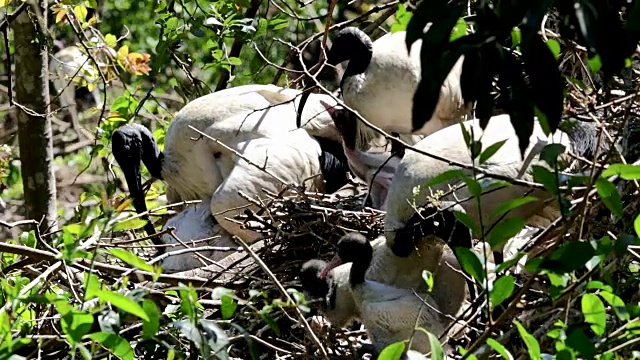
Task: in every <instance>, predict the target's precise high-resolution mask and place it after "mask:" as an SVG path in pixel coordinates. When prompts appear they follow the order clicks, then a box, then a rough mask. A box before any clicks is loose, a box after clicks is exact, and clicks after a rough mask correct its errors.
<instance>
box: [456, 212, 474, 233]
mask: <svg viewBox="0 0 640 360" xmlns="http://www.w3.org/2000/svg"><path fill="white" fill-rule="evenodd" d="M453 214H454V215H455V216H456V219H457V220H458V221H460V222H461V223H463V224H464V225H465V226H466V227H468V228H469V229H471V232H472V233H473V234H476V233H477V232H478V224H477V223H476V221H475V220H473V218H472V217H471V215H469V214H467V213H465V212H462V211H457V210H454V211H453Z"/></svg>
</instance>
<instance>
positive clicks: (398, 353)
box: [378, 341, 405, 360]
mask: <svg viewBox="0 0 640 360" xmlns="http://www.w3.org/2000/svg"><path fill="white" fill-rule="evenodd" d="M404 347H405V345H404V341H401V342H396V343H393V344H390V345H387V347H385V348H384V349H382V351H381V352H380V355H379V356H378V360H400V359H401V358H402V353H403V352H404Z"/></svg>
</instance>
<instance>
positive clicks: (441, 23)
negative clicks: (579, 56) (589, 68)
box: [406, 0, 640, 153]
mask: <svg viewBox="0 0 640 360" xmlns="http://www.w3.org/2000/svg"><path fill="white" fill-rule="evenodd" d="M465 6H466V2H463V1H454V2H451V3H449V2H448V1H443V0H438V1H422V2H421V3H420V4H419V5H418V7H417V9H416V11H415V13H414V15H413V16H412V17H411V20H410V21H409V24H408V25H407V40H406V41H407V48H410V46H411V44H413V42H415V41H416V40H418V39H421V40H422V50H421V54H420V58H421V64H422V79H423V80H422V81H421V82H420V85H419V86H418V89H417V90H416V93H415V97H414V103H413V104H414V105H413V128H414V129H419V128H421V127H422V126H423V124H424V122H425V121H426V120H427V119H429V118H430V114H433V112H434V111H435V108H436V104H437V100H438V96H439V92H440V87H441V86H442V83H443V81H444V79H445V78H446V76H447V75H448V74H449V72H450V71H451V69H452V67H453V65H454V64H455V63H456V62H457V61H458V60H459V59H460V57H464V64H463V69H462V78H461V88H462V95H463V97H464V100H465V101H466V102H470V103H475V105H476V116H477V117H478V118H479V119H480V121H481V124H483V126H486V124H487V122H488V120H489V118H490V117H491V115H492V110H493V108H494V105H495V104H494V99H493V97H492V96H491V88H492V81H493V80H494V78H496V77H497V82H498V86H499V87H500V89H501V92H502V93H501V96H502V97H503V98H504V104H505V105H504V106H505V110H506V111H507V113H508V114H509V115H510V116H511V121H512V124H513V126H514V129H515V130H516V134H517V135H518V139H519V140H520V150H521V152H522V153H524V151H525V149H526V147H527V145H528V143H529V140H528V139H529V136H530V135H531V133H532V129H533V121H534V114H535V115H536V116H537V117H538V119H539V120H540V122H541V124H542V126H543V128H544V129H545V130H546V131H547V132H550V131H555V130H556V129H557V128H558V125H559V123H560V118H561V115H562V110H563V101H564V88H565V81H564V79H563V78H562V76H561V74H560V71H559V69H558V63H557V58H558V54H559V53H560V50H561V49H560V44H559V43H558V42H557V41H555V40H554V41H547V42H546V43H545V41H544V40H543V39H542V38H541V36H540V34H539V33H538V30H539V29H540V26H541V24H542V21H543V18H544V17H545V15H546V14H547V12H548V11H550V10H551V9H555V10H556V11H557V12H558V14H559V16H560V19H561V24H562V28H561V31H562V34H563V35H564V36H565V37H566V39H570V40H576V41H577V42H578V43H579V44H581V45H583V46H586V47H587V49H588V51H589V56H590V59H598V61H599V62H600V63H602V68H601V69H602V71H603V72H604V73H605V75H613V74H616V73H617V72H618V71H619V70H620V69H622V68H623V67H624V66H625V60H626V59H627V58H629V57H630V56H631V55H632V53H633V52H634V51H635V48H636V44H637V43H638V40H640V30H639V27H638V26H637V23H638V21H640V18H639V16H640V15H638V14H640V6H639V5H638V4H637V2H630V3H626V2H621V1H620V2H602V1H597V0H580V1H569V0H559V1H547V0H542V1H534V2H529V3H522V2H518V1H490V0H482V1H477V2H473V3H472V6H474V10H475V11H474V12H475V16H474V18H473V20H472V21H471V22H472V24H473V26H474V28H475V32H473V33H471V34H469V35H464V36H461V37H456V38H455V39H451V38H450V34H451V31H452V30H453V28H454V26H455V25H456V23H457V21H458V19H459V18H460V17H461V15H462V12H463V11H464V7H465ZM620 12H622V13H623V14H625V15H626V17H627V21H626V22H623V21H622V19H621V18H620V16H619V13H620ZM428 23H431V25H430V27H429V28H428V30H426V31H425V30H424V28H425V26H426V25H427V24H428ZM513 46H517V48H518V50H519V51H518V52H517V51H515V49H513ZM425 115H429V116H425Z"/></svg>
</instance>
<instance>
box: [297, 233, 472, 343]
mask: <svg viewBox="0 0 640 360" xmlns="http://www.w3.org/2000/svg"><path fill="white" fill-rule="evenodd" d="M347 242H350V243H351V246H349V245H348V244H345V243H347ZM356 242H357V244H355V245H353V244H354V243H356ZM356 245H357V246H356ZM372 247H373V249H372ZM419 248H420V251H419V253H420V254H418V252H414V254H413V255H412V258H411V259H399V258H398V257H395V256H393V254H391V252H390V250H389V248H388V247H387V246H386V244H385V243H384V238H379V240H376V241H374V242H373V243H372V244H369V243H368V242H367V241H366V239H364V237H362V236H361V235H356V234H349V235H345V236H344V237H343V238H342V239H341V241H340V242H339V243H338V254H339V255H337V256H336V258H334V260H333V261H332V262H331V263H329V264H326V263H324V262H320V261H318V260H311V261H309V262H307V263H305V265H303V269H302V274H301V279H302V281H303V287H304V288H305V291H307V292H308V293H310V294H311V295H315V296H318V295H319V296H326V301H325V302H324V303H323V305H322V312H323V314H324V315H325V316H327V318H328V319H329V321H331V322H332V323H333V324H334V325H335V326H345V325H347V324H348V322H350V321H351V320H353V319H359V320H361V321H362V323H363V324H364V325H365V327H366V329H367V331H368V333H369V334H370V337H371V341H372V343H373V346H374V349H375V350H374V351H375V352H378V353H379V352H380V351H381V350H382V349H383V348H384V347H386V346H387V345H389V344H391V343H393V342H396V341H403V340H408V339H409V338H410V337H411V336H412V335H413V329H414V326H415V324H416V319H418V318H419V320H418V322H417V323H418V326H421V327H423V328H425V329H427V330H428V331H431V332H432V333H434V334H435V335H436V336H439V335H441V334H443V333H444V331H445V330H446V328H447V327H448V326H449V325H450V324H451V323H452V321H453V318H455V316H456V315H457V314H458V313H459V311H460V310H461V308H462V306H463V303H464V300H465V296H466V291H465V286H466V285H465V279H464V277H463V276H462V275H461V273H460V266H459V264H458V262H457V260H456V259H455V257H454V256H453V253H452V251H451V250H450V249H449V248H448V247H446V246H445V244H444V242H443V241H442V240H440V239H438V238H435V237H426V238H424V239H422V240H421V241H420V243H419ZM371 251H373V254H371ZM371 257H372V258H373V261H372V262H371V265H370V266H369V261H371V260H372V259H371ZM342 262H344V263H349V262H353V263H352V264H344V265H339V266H337V267H336V265H338V264H340V263H342ZM322 267H324V270H323V271H321V272H320V273H319V274H318V270H319V269H320V268H322ZM365 270H366V277H365ZM422 270H429V271H431V272H432V273H433V274H434V277H435V278H434V279H435V282H434V288H433V289H432V292H431V293H429V294H427V293H426V288H425V283H424V280H423V279H422V278H421V274H422ZM327 273H328V274H329V277H328V278H327V279H326V280H325V281H326V285H324V286H325V287H326V290H327V291H326V293H325V294H323V293H322V292H323V291H322V290H323V289H322V288H321V287H322V286H323V284H321V283H319V282H320V281H322V280H323V276H324V275H325V274H327ZM358 274H359V275H358ZM347 278H348V280H347ZM319 288H320V291H318V290H316V289H319ZM414 290H415V292H416V293H417V294H418V295H419V296H420V297H422V298H424V299H425V301H426V303H427V304H425V305H423V304H422V300H420V298H418V297H416V295H415V294H414ZM412 348H413V349H415V350H418V351H420V352H427V351H429V341H428V338H427V336H426V335H425V334H419V332H418V333H416V334H415V336H414V338H413V340H412Z"/></svg>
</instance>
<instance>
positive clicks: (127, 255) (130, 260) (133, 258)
mask: <svg viewBox="0 0 640 360" xmlns="http://www.w3.org/2000/svg"><path fill="white" fill-rule="evenodd" d="M110 252H111V255H113V256H115V257H117V258H118V259H120V260H122V261H124V262H126V263H127V264H129V265H131V266H135V267H137V268H138V269H140V270H144V271H148V272H154V269H153V265H151V264H149V263H147V262H146V261H144V260H143V259H141V258H140V257H138V256H137V255H136V254H134V253H132V252H131V251H126V250H123V249H111V251H110Z"/></svg>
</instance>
